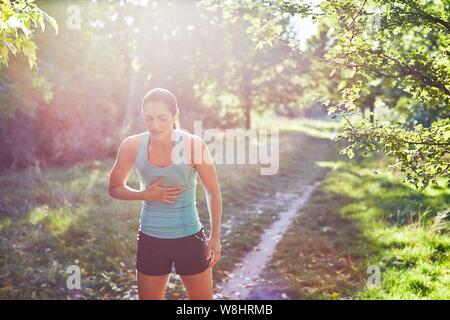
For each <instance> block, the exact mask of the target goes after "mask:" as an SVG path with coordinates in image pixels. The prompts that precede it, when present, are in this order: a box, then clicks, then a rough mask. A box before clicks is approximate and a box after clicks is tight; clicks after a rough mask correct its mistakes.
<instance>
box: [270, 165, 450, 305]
mask: <svg viewBox="0 0 450 320" xmlns="http://www.w3.org/2000/svg"><path fill="white" fill-rule="evenodd" d="M334 163H335V167H336V170H334V171H333V172H331V174H330V175H329V176H328V177H327V179H326V181H325V182H324V183H323V184H322V186H321V188H319V189H318V190H317V191H316V192H315V193H314V194H313V195H312V197H311V198H310V201H309V202H308V204H307V206H306V207H305V208H304V210H302V212H301V215H299V217H298V218H297V219H296V221H295V222H294V223H293V224H292V225H291V227H290V230H289V231H288V233H287V235H286V236H285V237H284V238H283V239H282V241H281V242H280V243H279V245H278V247H277V252H276V254H275V255H274V257H273V259H272V261H271V263H270V265H269V267H268V269H269V270H275V269H276V270H278V271H279V272H280V273H281V274H282V275H283V276H284V277H285V278H287V279H289V283H290V284H291V286H292V288H291V290H292V291H293V292H296V297H295V298H297V299H449V298H450V281H449V280H450V228H449V224H448V220H449V219H448V216H446V214H445V213H446V212H447V211H446V210H448V203H450V190H448V189H447V188H445V187H440V186H438V187H429V188H427V189H425V190H415V189H414V188H413V187H411V186H409V185H407V184H403V183H401V182H400V181H401V176H400V174H399V173H396V172H391V173H389V172H379V173H378V174H374V171H375V170H377V171H379V170H378V169H380V168H382V167H383V166H385V162H384V161H383V160H382V159H380V158H377V157H374V158H370V159H366V160H363V161H359V163H355V162H353V161H342V159H339V158H336V160H335V162H334ZM292 252H295V254H292ZM371 266H375V268H378V270H380V272H381V273H380V275H381V277H380V282H379V283H376V282H371V281H369V276H370V275H372V274H373V273H372V272H373V271H371V270H374V269H371ZM372 268H373V267H372Z"/></svg>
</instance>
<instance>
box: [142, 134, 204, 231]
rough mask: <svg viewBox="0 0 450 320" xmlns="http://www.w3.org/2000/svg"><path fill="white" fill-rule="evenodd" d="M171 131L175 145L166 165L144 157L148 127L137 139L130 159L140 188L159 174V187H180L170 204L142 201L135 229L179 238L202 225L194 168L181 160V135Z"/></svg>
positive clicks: (144, 186) (182, 140) (146, 155)
mask: <svg viewBox="0 0 450 320" xmlns="http://www.w3.org/2000/svg"><path fill="white" fill-rule="evenodd" d="M173 133H174V138H175V146H174V149H173V152H172V157H171V158H172V159H171V165H170V166H167V167H159V166H154V165H153V164H151V163H150V161H149V160H148V145H149V141H150V138H151V133H150V132H149V131H148V130H147V131H146V132H145V133H144V134H143V135H142V137H141V139H140V141H139V146H138V150H137V154H136V159H135V161H134V169H135V171H136V173H137V176H138V178H139V182H140V190H141V191H142V190H145V188H146V187H147V186H148V185H149V184H151V183H153V182H154V181H155V180H157V179H158V178H159V177H161V176H162V177H164V178H163V179H162V181H161V183H160V185H161V186H181V187H183V188H184V190H183V191H182V192H181V193H180V194H179V197H178V198H177V199H176V203H174V204H169V203H165V202H162V201H142V208H141V213H140V219H139V231H141V232H142V233H144V234H147V235H150V236H153V237H157V238H181V237H185V236H189V235H192V234H195V233H197V232H199V231H200V230H201V229H202V228H203V225H202V223H201V222H200V219H199V215H198V211H197V205H196V189H197V171H196V170H195V169H193V168H192V167H191V165H190V164H189V163H185V161H184V160H183V159H184V156H185V150H184V139H183V135H182V134H181V133H180V132H179V129H174V130H173ZM177 151H178V152H177ZM179 151H181V153H180V152H179Z"/></svg>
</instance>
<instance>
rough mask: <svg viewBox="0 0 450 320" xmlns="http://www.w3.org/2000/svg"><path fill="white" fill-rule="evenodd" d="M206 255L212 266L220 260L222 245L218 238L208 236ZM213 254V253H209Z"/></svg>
mask: <svg viewBox="0 0 450 320" xmlns="http://www.w3.org/2000/svg"><path fill="white" fill-rule="evenodd" d="M206 243H207V250H206V257H207V259H208V260H210V261H209V265H210V266H211V267H214V266H215V265H216V264H217V263H218V262H219V260H220V257H221V251H222V247H221V244H220V239H218V238H209V239H208V240H207V241H206ZM211 254H213V255H211Z"/></svg>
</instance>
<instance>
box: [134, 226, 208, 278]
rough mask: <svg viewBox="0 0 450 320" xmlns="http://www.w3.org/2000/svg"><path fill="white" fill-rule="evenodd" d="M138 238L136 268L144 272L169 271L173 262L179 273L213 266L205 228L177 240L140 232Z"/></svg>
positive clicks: (155, 274)
mask: <svg viewBox="0 0 450 320" xmlns="http://www.w3.org/2000/svg"><path fill="white" fill-rule="evenodd" d="M137 240H138V242H137V257H136V269H137V270H138V271H140V272H141V273H143V274H146V275H149V276H161V275H166V274H169V273H171V272H172V264H174V265H175V270H176V273H177V274H179V275H193V274H197V273H200V272H202V271H205V270H206V269H207V268H208V267H209V263H210V260H209V259H207V258H206V253H207V245H206V235H205V231H204V229H203V228H202V229H200V231H198V232H197V233H195V234H193V235H190V236H186V237H181V238H174V239H165V238H156V237H152V236H150V235H147V234H145V233H142V232H141V231H139V232H138V236H137Z"/></svg>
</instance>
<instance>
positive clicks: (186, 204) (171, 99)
mask: <svg viewBox="0 0 450 320" xmlns="http://www.w3.org/2000/svg"><path fill="white" fill-rule="evenodd" d="M142 116H143V119H144V122H145V126H146V128H147V130H146V131H145V132H143V133H140V134H137V135H132V136H129V137H127V138H125V139H124V140H123V141H122V143H121V144H120V146H119V150H118V154H117V159H116V161H115V163H114V166H113V168H112V170H111V173H110V179H109V193H110V195H111V196H112V197H113V198H116V199H120V200H142V209H141V212H140V227H139V231H138V244H137V258H136V277H137V282H138V292H139V298H140V299H164V292H165V289H166V286H167V282H168V280H169V276H170V273H171V271H172V263H173V264H174V265H175V270H176V272H177V273H178V274H179V275H180V277H181V280H182V282H183V284H184V286H185V288H186V290H187V292H188V296H189V299H202V300H208V299H212V288H213V286H212V267H214V266H215V265H216V264H217V262H218V261H219V260H220V257H221V244H220V220H221V215H222V198H221V193H220V188H219V184H218V179H217V172H216V169H215V166H214V164H213V162H212V159H211V155H210V153H209V150H208V147H207V145H206V144H205V142H204V141H203V140H202V139H201V138H200V137H198V136H195V135H192V134H190V133H189V132H186V131H184V130H181V129H180V128H179V120H178V119H179V109H178V105H177V100H176V98H175V96H174V95H173V94H172V93H171V92H170V91H168V90H166V89H162V88H155V89H153V90H150V91H149V92H148V93H147V94H146V95H145V97H144V99H143V101H142ZM200 146H201V148H200ZM175 150H182V154H181V155H180V158H181V159H182V160H183V161H179V160H177V159H175V156H176V152H175ZM196 150H201V151H202V152H201V154H200V156H199V155H195V154H194V151H196ZM197 153H199V152H197ZM197 159H199V160H200V161H198V160H197ZM175 160H176V161H175ZM194 160H195V161H194ZM132 168H134V169H135V170H136V173H137V175H138V177H139V181H140V184H141V188H140V189H141V190H136V189H133V188H130V187H129V186H127V184H126V183H127V179H128V177H129V175H130V173H131V170H132ZM197 173H198V176H199V177H200V179H201V182H202V185H203V186H204V188H205V193H206V196H207V205H208V210H209V216H210V220H211V235H210V237H209V238H207V237H206V235H205V233H204V229H203V225H202V224H201V222H200V220H199V216H198V211H197V207H196V197H195V195H196V187H197Z"/></svg>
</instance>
